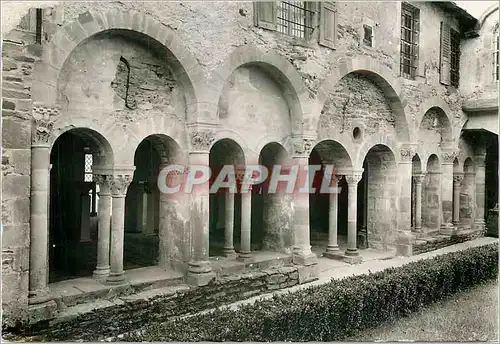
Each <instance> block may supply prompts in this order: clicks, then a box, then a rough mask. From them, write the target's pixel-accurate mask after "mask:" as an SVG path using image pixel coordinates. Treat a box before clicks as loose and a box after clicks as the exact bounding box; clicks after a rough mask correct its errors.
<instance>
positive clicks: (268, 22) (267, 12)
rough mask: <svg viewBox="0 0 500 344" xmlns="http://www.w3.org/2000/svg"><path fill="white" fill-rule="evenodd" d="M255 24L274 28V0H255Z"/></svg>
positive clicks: (275, 21) (275, 23)
mask: <svg viewBox="0 0 500 344" xmlns="http://www.w3.org/2000/svg"><path fill="white" fill-rule="evenodd" d="M253 7H254V22H255V25H256V26H258V27H261V28H263V29H267V30H276V27H277V15H276V2H275V1H261V2H259V1H257V2H254V3H253Z"/></svg>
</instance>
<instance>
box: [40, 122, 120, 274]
mask: <svg viewBox="0 0 500 344" xmlns="http://www.w3.org/2000/svg"><path fill="white" fill-rule="evenodd" d="M113 160H114V157H113V150H112V148H111V145H110V144H109V142H108V141H107V140H106V139H105V138H104V136H103V135H102V134H100V133H98V132H97V131H95V130H92V129H89V128H72V129H69V130H66V131H64V132H62V133H60V135H59V136H58V137H57V138H55V140H54V142H52V146H51V152H50V163H51V166H52V167H51V169H50V183H49V185H50V186H49V195H50V196H49V197H50V202H49V214H48V220H49V221H48V224H49V228H48V233H49V246H48V247H49V252H48V255H49V259H48V261H49V281H50V282H55V281H59V280H64V279H68V278H74V277H84V276H90V275H92V272H93V270H94V268H96V264H97V263H98V262H97V260H96V257H97V250H98V246H97V241H98V233H97V222H98V216H99V215H100V214H101V212H102V209H101V208H100V203H98V198H99V195H100V194H99V187H98V185H97V183H96V181H95V180H94V174H99V173H100V171H105V170H108V169H109V168H110V167H111V166H112V165H113ZM108 173H109V172H108ZM107 210H108V211H109V210H110V209H107ZM104 211H105V210H104ZM40 259H43V257H40Z"/></svg>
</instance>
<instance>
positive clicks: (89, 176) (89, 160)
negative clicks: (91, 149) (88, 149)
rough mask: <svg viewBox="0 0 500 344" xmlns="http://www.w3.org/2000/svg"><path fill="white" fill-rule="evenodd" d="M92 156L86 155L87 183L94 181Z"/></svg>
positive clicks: (85, 179) (85, 177)
mask: <svg viewBox="0 0 500 344" xmlns="http://www.w3.org/2000/svg"><path fill="white" fill-rule="evenodd" d="M92 160H93V159H92V154H85V176H84V180H83V181H85V182H91V181H92Z"/></svg>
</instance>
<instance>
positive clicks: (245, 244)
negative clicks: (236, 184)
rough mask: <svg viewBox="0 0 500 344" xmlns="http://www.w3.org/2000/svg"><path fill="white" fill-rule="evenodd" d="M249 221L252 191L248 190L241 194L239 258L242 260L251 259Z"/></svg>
mask: <svg viewBox="0 0 500 344" xmlns="http://www.w3.org/2000/svg"><path fill="white" fill-rule="evenodd" d="M251 219H252V191H251V190H248V191H247V192H243V193H242V194H241V248H240V254H239V258H240V259H244V260H246V259H249V258H251V257H252V248H251V244H252V240H251V239H252V237H251V235H252V234H251Z"/></svg>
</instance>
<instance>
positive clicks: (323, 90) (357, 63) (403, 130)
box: [308, 57, 411, 141]
mask: <svg viewBox="0 0 500 344" xmlns="http://www.w3.org/2000/svg"><path fill="white" fill-rule="evenodd" d="M349 74H352V75H355V76H357V77H358V79H365V80H367V81H369V83H371V84H373V85H374V86H376V88H378V89H379V90H380V92H382V93H383V95H384V97H385V99H386V103H387V105H388V107H389V108H390V109H391V111H392V113H393V118H394V126H395V128H396V129H397V130H396V134H397V135H396V136H395V137H397V138H398V139H399V140H400V141H410V138H411V136H410V135H411V133H410V125H409V123H411V117H409V115H408V111H406V110H407V101H406V100H405V99H404V97H403V96H402V94H403V92H402V88H401V86H400V84H399V82H398V80H397V78H395V77H394V76H393V75H392V72H391V71H390V70H389V69H388V68H387V67H385V66H383V65H382V64H380V63H379V62H377V61H375V60H373V59H370V58H367V57H356V58H353V59H342V60H341V61H339V64H338V66H337V67H336V68H334V69H333V70H332V71H331V73H330V74H329V75H328V76H327V77H326V78H325V80H324V81H323V83H322V84H321V86H320V87H319V89H318V95H317V102H318V105H319V108H320V109H322V111H321V114H324V113H325V112H326V110H325V106H327V107H328V100H329V99H330V98H331V94H332V93H336V89H337V88H338V87H339V86H338V85H339V83H340V82H341V81H342V79H343V78H345V77H346V76H347V77H349ZM349 100H350V101H351V102H352V101H356V99H349ZM358 101H359V99H358ZM323 117H324V116H323ZM320 121H321V116H319V117H317V118H312V119H311V121H308V123H310V125H311V127H310V128H309V129H310V130H314V131H316V128H318V126H319V125H320V123H319V122H320ZM346 124H347V123H346ZM344 128H346V129H349V130H347V131H349V132H351V131H352V130H353V129H354V128H351V127H349V126H345V125H344ZM377 130H378V128H377ZM377 130H376V131H377ZM384 130H385V129H384Z"/></svg>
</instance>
